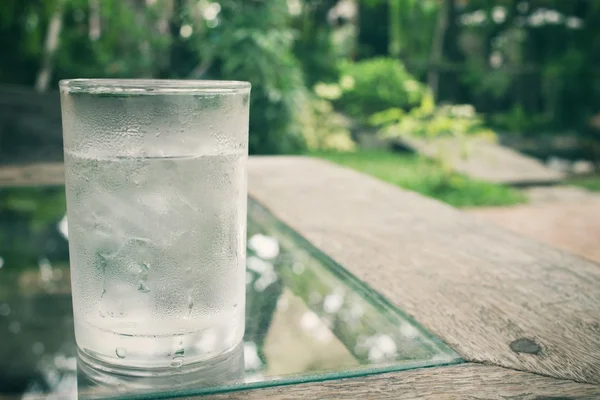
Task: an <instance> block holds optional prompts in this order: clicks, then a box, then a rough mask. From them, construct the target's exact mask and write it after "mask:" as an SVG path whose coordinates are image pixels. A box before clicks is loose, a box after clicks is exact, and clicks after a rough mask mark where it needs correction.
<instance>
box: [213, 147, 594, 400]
mask: <svg viewBox="0 0 600 400" xmlns="http://www.w3.org/2000/svg"><path fill="white" fill-rule="evenodd" d="M249 190H250V194H251V195H252V196H253V197H254V198H256V199H257V200H259V201H260V202H261V203H262V204H264V205H265V206H267V207H268V208H269V209H270V210H271V211H272V212H273V213H274V214H275V215H276V216H277V217H279V218H280V219H281V220H282V221H284V222H286V223H287V224H288V225H290V226H291V227H292V228H294V229H295V230H296V231H298V232H299V233H300V234H302V235H303V236H304V237H305V238H307V239H308V240H309V241H311V242H312V243H313V244H315V245H316V246H317V247H319V248H320V249H322V250H323V251H324V252H325V253H326V254H328V255H329V256H330V257H332V258H333V259H334V260H336V261H337V262H339V263H340V264H342V265H343V266H344V267H345V268H347V269H348V270H349V271H350V272H352V273H353V274H355V275H356V276H357V277H359V278H360V279H362V280H364V281H365V282H367V283H368V284H369V285H371V286H372V287H374V288H375V289H377V290H378V291H379V292H380V293H382V294H383V295H384V296H386V297H387V298H388V299H389V300H390V301H392V302H393V303H394V304H395V305H396V306H397V307H399V308H400V309H402V310H404V311H406V312H407V313H408V314H409V315H411V316H412V317H413V318H415V319H416V320H417V321H418V322H420V323H421V324H422V325H423V326H424V327H425V328H426V329H428V330H429V331H430V332H432V333H434V334H435V335H437V336H438V337H439V338H441V339H442V340H444V341H445V342H446V343H448V344H449V345H450V346H451V347H453V348H454V349H455V350H456V351H458V352H459V353H460V355H461V356H462V357H463V358H464V359H465V360H467V361H468V362H467V363H466V364H462V365H456V366H449V367H436V368H428V369H421V370H414V371H405V372H397V373H389V374H381V375H372V376H367V377H363V378H352V379H344V380H338V381H329V382H321V383H308V384H300V385H292V386H283V387H276V388H268V389H260V390H249V391H242V392H236V393H228V394H224V395H220V396H216V397H215V398H218V399H267V398H268V399H299V398H307V399H317V398H323V399H341V398H345V399H348V398H350V399H355V398H362V399H371V398H372V399H413V398H431V399H455V398H468V399H548V398H555V399H558V398H560V399H565V398H568V399H572V398H577V399H596V398H600V265H597V264H595V263H593V262H590V261H586V260H584V259H582V258H579V257H576V256H574V255H571V254H568V253H565V252H562V251H559V250H556V249H552V248H550V247H547V246H545V245H542V244H540V243H537V242H534V241H533V240H530V239H527V238H524V237H520V236H517V235H515V234H512V233H510V232H508V231H506V230H503V229H502V228H499V227H496V226H493V225H490V224H488V223H485V222H482V221H480V220H478V219H477V218H476V217H473V216H470V215H467V214H466V213H462V212H460V211H458V210H456V209H453V208H452V207H449V206H447V205H445V204H442V203H440V202H438V201H435V200H432V199H428V198H425V197H422V196H420V195H417V194H415V193H412V192H407V191H403V190H401V189H398V188H397V187H394V186H391V185H389V184H387V183H384V182H381V181H379V180H377V179H374V178H372V177H369V176H366V175H363V174H360V173H358V172H355V171H352V170H350V169H346V168H342V167H339V166H334V165H333V164H329V163H327V162H324V161H320V160H316V159H311V158H304V157H253V158H251V160H250V168H249ZM599 245H600V238H599Z"/></svg>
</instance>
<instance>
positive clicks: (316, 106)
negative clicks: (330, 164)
mask: <svg viewBox="0 0 600 400" xmlns="http://www.w3.org/2000/svg"><path fill="white" fill-rule="evenodd" d="M301 113H302V114H301V118H300V120H301V122H302V131H303V133H304V138H305V139H306V145H307V147H308V149H309V150H311V151H315V150H336V151H355V150H356V143H355V142H354V141H353V140H352V136H351V134H350V129H349V127H350V122H349V121H348V120H347V118H345V117H344V116H343V115H341V114H339V113H337V112H335V111H334V109H333V106H332V105H331V103H330V102H329V101H327V100H324V99H321V98H318V97H316V96H310V97H309V98H308V99H307V101H305V102H304V106H303V107H302V108H301Z"/></svg>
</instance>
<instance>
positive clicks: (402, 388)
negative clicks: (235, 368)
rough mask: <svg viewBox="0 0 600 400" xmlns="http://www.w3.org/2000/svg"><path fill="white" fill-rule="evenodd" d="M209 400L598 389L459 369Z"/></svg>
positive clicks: (551, 395)
mask: <svg viewBox="0 0 600 400" xmlns="http://www.w3.org/2000/svg"><path fill="white" fill-rule="evenodd" d="M210 398H211V399H217V400H219V399H229V400H242V399H244V400H259V399H260V400H262V399H273V400H275V399H276V400H296V399H311V400H313V399H328V400H335V399H363V400H368V399H377V400H385V399H390V400H392V399H393V400H413V399H435V400H450V399H472V400H475V399H477V400H483V399H489V400H492V399H494V400H509V399H512V400H517V399H518V400H543V399H545V400H550V399H555V400H558V399H562V400H568V399H590V400H591V399H598V398H600V387H599V386H596V385H589V384H584V383H575V382H572V381H566V380H559V379H553V378H547V377H543V376H539V375H534V374H530V373H526V372H518V371H512V370H509V369H505V368H500V367H493V366H485V365H477V364H462V365H455V366H452V367H437V368H428V369H420V370H414V371H403V372H395V373H389V374H381V375H371V376H367V377H362V378H350V379H341V380H337V381H326V382H315V383H307V384H300V385H290V386H279V387H273V388H267V389H255V390H246V391H241V392H233V393H224V394H221V395H217V396H211V397H210ZM196 399H199V398H196Z"/></svg>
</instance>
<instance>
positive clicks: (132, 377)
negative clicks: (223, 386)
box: [77, 343, 244, 388]
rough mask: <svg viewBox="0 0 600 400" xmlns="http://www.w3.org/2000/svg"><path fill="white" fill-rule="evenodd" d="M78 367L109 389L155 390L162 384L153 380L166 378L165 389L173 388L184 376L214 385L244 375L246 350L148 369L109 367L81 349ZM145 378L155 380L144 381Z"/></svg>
mask: <svg viewBox="0 0 600 400" xmlns="http://www.w3.org/2000/svg"><path fill="white" fill-rule="evenodd" d="M77 365H78V369H79V370H80V372H82V373H83V374H84V375H86V376H87V377H88V378H89V379H90V380H91V381H93V382H95V383H103V384H107V385H114V384H120V383H128V386H130V385H129V383H132V382H136V383H137V384H139V385H142V386H140V388H142V387H146V385H147V386H148V387H149V388H151V387H156V385H157V384H159V383H160V382H161V380H160V379H154V378H165V381H164V383H165V384H166V385H167V386H166V387H169V386H168V382H171V386H172V384H173V382H172V381H170V379H171V378H172V377H173V376H181V377H184V376H185V377H186V379H185V381H186V383H188V382H189V381H190V380H191V381H193V382H195V383H204V382H206V383H214V382H221V381H224V380H226V381H229V380H230V379H232V378H235V376H233V375H235V374H236V373H237V374H238V375H239V374H242V375H243V372H244V353H243V346H242V345H241V343H240V344H238V345H237V346H236V347H234V348H233V349H230V350H227V351H226V352H223V353H221V354H219V355H217V356H215V357H212V358H210V359H208V360H206V359H204V360H199V361H191V362H188V363H185V364H181V365H175V366H168V367H157V368H151V369H149V368H140V367H130V366H124V365H117V364H113V363H109V362H106V361H104V360H102V359H101V358H98V357H95V356H94V355H93V354H89V353H88V352H86V351H85V350H82V349H79V348H78V349H77ZM140 378H142V380H140ZM144 378H152V379H151V380H144ZM135 386H138V385H135Z"/></svg>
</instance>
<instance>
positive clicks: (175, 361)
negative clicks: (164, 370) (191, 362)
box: [171, 357, 183, 368]
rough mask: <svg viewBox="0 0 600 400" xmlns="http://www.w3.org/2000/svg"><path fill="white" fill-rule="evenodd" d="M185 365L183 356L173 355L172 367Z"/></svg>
mask: <svg viewBox="0 0 600 400" xmlns="http://www.w3.org/2000/svg"><path fill="white" fill-rule="evenodd" d="M182 365H183V357H173V361H171V367H175V368H177V367H181V366H182Z"/></svg>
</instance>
